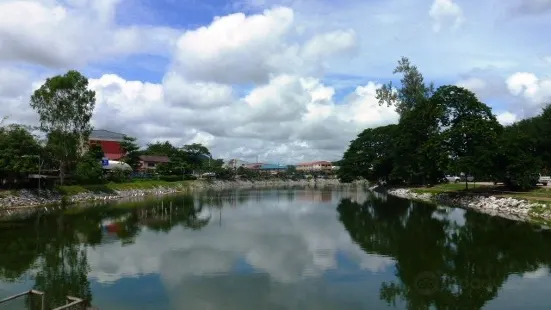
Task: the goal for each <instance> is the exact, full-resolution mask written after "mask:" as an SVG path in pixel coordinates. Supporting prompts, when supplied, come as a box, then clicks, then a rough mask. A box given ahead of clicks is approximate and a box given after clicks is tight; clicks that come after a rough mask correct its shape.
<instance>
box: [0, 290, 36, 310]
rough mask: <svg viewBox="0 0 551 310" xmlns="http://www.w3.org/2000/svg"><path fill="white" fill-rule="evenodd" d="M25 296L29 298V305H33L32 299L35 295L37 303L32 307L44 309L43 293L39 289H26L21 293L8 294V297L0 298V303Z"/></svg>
mask: <svg viewBox="0 0 551 310" xmlns="http://www.w3.org/2000/svg"><path fill="white" fill-rule="evenodd" d="M26 296H28V297H29V298H30V299H31V302H30V304H31V305H35V303H34V302H33V301H34V300H32V299H33V297H36V298H37V299H38V300H37V303H36V306H34V307H33V309H40V310H45V309H44V293H43V292H41V291H36V290H30V291H26V292H23V293H19V294H17V295H13V296H10V297H8V298H4V299H2V300H0V305H2V304H4V305H7V304H8V303H10V302H11V301H14V300H17V299H19V298H21V297H26ZM31 307H32V306H31Z"/></svg>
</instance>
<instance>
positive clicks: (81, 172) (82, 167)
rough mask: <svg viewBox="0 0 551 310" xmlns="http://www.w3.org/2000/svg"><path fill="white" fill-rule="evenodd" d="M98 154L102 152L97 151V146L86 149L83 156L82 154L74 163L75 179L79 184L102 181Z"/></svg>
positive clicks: (101, 169) (100, 154)
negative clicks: (75, 163)
mask: <svg viewBox="0 0 551 310" xmlns="http://www.w3.org/2000/svg"><path fill="white" fill-rule="evenodd" d="M100 150H101V148H100ZM100 156H102V152H99V151H98V150H97V148H91V149H90V150H88V152H87V153H86V154H85V156H83V157H82V158H81V160H79V162H78V163H77V165H76V169H75V181H77V182H78V183H79V184H98V183H102V182H103V168H102V167H101V157H100ZM98 157H99V158H98Z"/></svg>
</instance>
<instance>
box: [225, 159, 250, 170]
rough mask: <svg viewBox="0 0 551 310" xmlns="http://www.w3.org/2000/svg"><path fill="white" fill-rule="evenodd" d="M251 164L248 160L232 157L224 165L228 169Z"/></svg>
mask: <svg viewBox="0 0 551 310" xmlns="http://www.w3.org/2000/svg"><path fill="white" fill-rule="evenodd" d="M249 164H250V163H249V162H246V161H244V160H240V159H230V160H228V161H227V162H225V163H224V165H223V167H224V168H228V169H237V168H239V167H247V165H249Z"/></svg>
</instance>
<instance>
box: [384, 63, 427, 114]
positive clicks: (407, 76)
mask: <svg viewBox="0 0 551 310" xmlns="http://www.w3.org/2000/svg"><path fill="white" fill-rule="evenodd" d="M392 73H393V74H397V73H399V74H402V79H401V80H400V82H401V84H402V85H401V87H400V88H394V86H393V85H392V82H389V83H388V84H385V85H383V86H382V87H381V88H379V89H377V99H378V100H379V104H380V105H383V104H386V105H387V106H389V107H390V106H396V112H398V113H399V114H400V116H403V115H404V114H405V113H407V112H408V111H411V110H412V109H413V108H414V107H415V106H416V105H417V104H418V103H419V102H422V101H423V100H426V99H428V98H430V96H431V95H432V93H433V91H434V86H433V84H432V83H431V84H429V85H426V84H425V81H424V78H423V75H422V74H421V73H420V72H419V70H418V69H417V66H415V65H413V64H412V63H411V62H410V61H409V59H408V58H407V57H402V58H401V59H400V60H399V61H398V65H397V66H396V68H395V69H394V71H393V72H392Z"/></svg>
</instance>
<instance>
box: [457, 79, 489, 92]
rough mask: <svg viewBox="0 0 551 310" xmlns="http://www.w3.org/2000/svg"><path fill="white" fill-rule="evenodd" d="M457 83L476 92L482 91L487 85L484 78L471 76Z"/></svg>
mask: <svg viewBox="0 0 551 310" xmlns="http://www.w3.org/2000/svg"><path fill="white" fill-rule="evenodd" d="M456 85H457V86H459V87H464V88H466V89H468V90H470V91H472V92H475V93H476V92H479V91H482V90H483V89H484V88H486V86H487V85H486V82H485V81H484V80H483V79H481V78H477V77H470V78H468V79H465V80H461V81H459V82H457V84H456Z"/></svg>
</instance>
